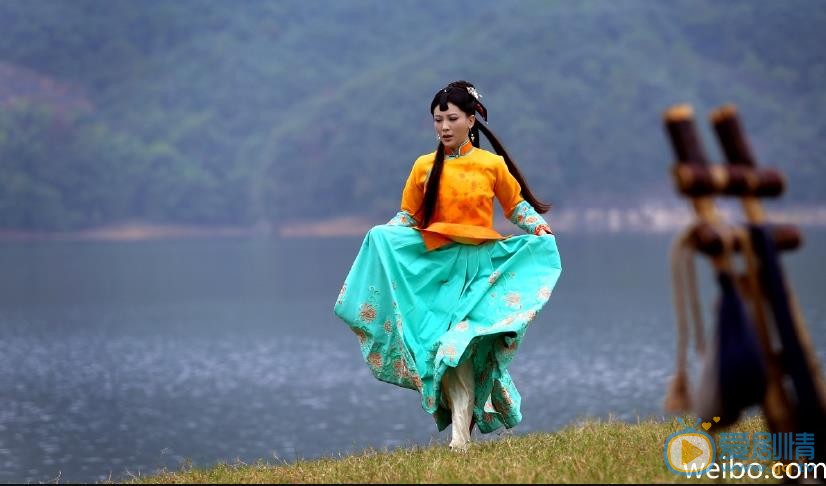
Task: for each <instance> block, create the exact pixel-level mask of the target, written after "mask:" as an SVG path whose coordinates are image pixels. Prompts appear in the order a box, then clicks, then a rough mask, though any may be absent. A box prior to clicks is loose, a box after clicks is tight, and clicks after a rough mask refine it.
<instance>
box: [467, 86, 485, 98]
mask: <svg viewBox="0 0 826 486" xmlns="http://www.w3.org/2000/svg"><path fill="white" fill-rule="evenodd" d="M467 92H468V93H469V94H470V95H471V96H473V97H474V98H476V101H479V98H481V97H482V95H480V94H479V92H478V91H476V88H474V87H473V86H468V87H467Z"/></svg>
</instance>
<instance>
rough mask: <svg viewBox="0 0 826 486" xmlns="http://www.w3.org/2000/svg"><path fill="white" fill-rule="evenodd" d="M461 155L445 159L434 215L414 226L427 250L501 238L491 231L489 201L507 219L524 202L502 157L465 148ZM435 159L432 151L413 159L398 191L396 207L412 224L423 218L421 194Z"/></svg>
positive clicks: (518, 187) (491, 206) (491, 218)
mask: <svg viewBox="0 0 826 486" xmlns="http://www.w3.org/2000/svg"><path fill="white" fill-rule="evenodd" d="M462 152H463V153H462V154H461V155H458V156H453V157H449V156H446V157H445V165H444V168H443V169H442V178H441V182H440V185H439V196H438V201H437V204H436V211H435V212H434V215H433V217H432V218H431V222H430V224H429V225H428V226H427V228H421V227H419V226H418V225H417V226H415V228H416V229H418V230H419V231H421V233H422V237H423V238H424V242H425V246H426V247H427V249H428V250H433V249H436V248H439V247H441V246H443V245H446V244H448V243H450V242H451V241H457V242H459V243H465V244H479V243H483V242H485V241H490V240H499V239H503V238H506V236H502V235H501V234H499V233H498V232H497V231H496V230H494V229H493V210H494V208H493V198H494V197H496V199H498V200H499V204H501V206H502V210H503V211H504V214H505V217H506V218H508V219H510V218H511V215H512V213H513V211H514V209H515V208H516V206H517V205H518V204H519V203H521V202H522V201H524V198H523V197H522V194H521V190H522V189H521V187H520V186H519V182H517V181H516V179H515V178H514V177H513V175H511V173H510V171H508V166H507V165H506V164H505V159H503V158H502V157H501V156H499V155H496V154H494V153H491V152H488V151H487V150H483V149H480V148H474V147H473V146H471V145H470V144H468V145H466V146H463V147H462ZM435 157H436V153H435V152H432V153H429V154H426V155H422V156H421V157H419V158H418V159H416V162H414V163H413V169H412V170H411V171H410V176H409V177H408V178H407V182H406V183H405V186H404V191H403V192H402V202H401V209H402V211H404V212H406V213H408V214H410V215H412V216H413V217H414V218H415V219H416V221H421V219H422V216H423V211H424V208H423V205H422V203H423V201H424V190H425V186H426V183H427V178H428V176H429V175H430V170H431V168H432V167H433V162H434V160H435Z"/></svg>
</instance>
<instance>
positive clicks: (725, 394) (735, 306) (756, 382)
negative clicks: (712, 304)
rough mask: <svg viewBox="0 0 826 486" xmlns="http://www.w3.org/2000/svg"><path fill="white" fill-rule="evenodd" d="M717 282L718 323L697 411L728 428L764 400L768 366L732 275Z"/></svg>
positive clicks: (727, 275) (705, 362)
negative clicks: (718, 288)
mask: <svg viewBox="0 0 826 486" xmlns="http://www.w3.org/2000/svg"><path fill="white" fill-rule="evenodd" d="M717 281H718V283H719V284H720V300H719V305H718V313H717V322H716V326H715V332H714V337H713V341H712V343H711V346H710V347H709V348H708V349H707V350H706V356H705V360H704V363H703V370H702V376H701V379H700V388H699V390H698V393H697V397H698V400H697V410H696V412H697V414H698V415H699V416H700V417H702V418H703V419H704V420H711V419H712V418H713V417H720V422H719V424H720V425H722V426H725V425H730V424H733V423H734V422H736V421H737V419H738V418H739V416H740V413H741V412H742V411H743V410H744V409H745V408H747V407H749V406H751V405H755V404H759V403H761V402H762V401H763V395H764V394H765V392H766V366H765V363H764V362H763V357H762V354H761V351H760V346H759V343H758V341H757V337H756V336H755V334H754V327H753V325H752V323H751V321H750V319H749V317H748V314H747V313H746V309H745V307H744V305H743V301H742V299H741V298H740V294H739V293H738V292H737V288H736V287H735V285H734V282H733V279H732V276H731V275H730V274H728V273H725V272H721V273H719V274H718V275H717Z"/></svg>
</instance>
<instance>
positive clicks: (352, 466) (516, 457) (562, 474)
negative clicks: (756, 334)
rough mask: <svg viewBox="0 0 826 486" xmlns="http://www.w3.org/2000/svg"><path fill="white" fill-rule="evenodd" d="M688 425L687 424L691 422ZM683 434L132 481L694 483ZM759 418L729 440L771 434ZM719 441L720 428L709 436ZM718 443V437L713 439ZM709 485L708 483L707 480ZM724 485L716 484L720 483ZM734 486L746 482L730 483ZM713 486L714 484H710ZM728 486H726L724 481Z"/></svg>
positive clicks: (624, 434)
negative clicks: (671, 457)
mask: <svg viewBox="0 0 826 486" xmlns="http://www.w3.org/2000/svg"><path fill="white" fill-rule="evenodd" d="M686 422H688V420H686ZM682 428H683V427H682V425H680V424H679V423H678V422H677V420H676V419H674V420H672V421H669V422H655V421H642V422H640V423H635V424H626V423H623V422H619V421H590V422H584V423H581V424H576V425H571V426H569V427H567V428H565V429H563V430H561V431H559V432H556V433H552V434H549V433H534V434H525V435H506V436H505V437H504V438H498V439H495V440H485V441H479V442H476V443H474V444H473V447H471V449H470V450H469V451H468V452H467V453H465V454H462V453H454V452H452V451H450V450H449V449H448V447H447V446H446V445H445V444H438V445H431V446H426V447H412V448H404V449H395V450H388V451H377V450H366V451H362V452H361V453H358V454H355V455H351V456H346V457H340V458H337V457H328V458H322V459H317V460H309V461H298V462H295V463H291V464H268V463H265V462H263V461H261V462H258V463H256V464H219V465H216V466H213V467H210V468H191V467H186V468H184V469H182V470H180V471H162V472H160V473H159V474H157V475H153V476H144V477H135V478H132V480H131V482H133V483H358V482H366V483H422V482H423V483H458V482H464V483H467V482H476V483H589V482H594V483H607V482H616V483H632V482H633V483H675V482H681V483H692V482H697V481H698V480H697V479H687V478H685V477H678V476H677V475H675V474H673V473H671V472H669V471H668V470H667V469H666V467H665V465H664V464H663V442H664V440H665V438H666V437H668V436H669V435H670V434H672V433H674V432H676V431H678V430H681V429H682ZM767 430H768V429H767V427H766V425H765V423H764V422H763V421H762V419H761V418H759V417H755V418H750V419H747V420H743V421H741V422H740V423H738V424H736V425H735V426H733V427H731V428H730V429H726V430H725V431H727V432H732V431H738V432H757V431H767ZM709 432H710V433H712V435H715V434H714V433H715V432H719V430H718V431H715V430H714V428H713V427H712V429H711V430H710V431H709ZM715 439H716V437H715ZM706 481H707V480H706ZM720 481H722V480H718V481H716V482H720ZM729 481H730V482H746V481H747V479H743V480H740V481H736V480H729ZM707 482H708V481H707ZM723 482H725V481H723Z"/></svg>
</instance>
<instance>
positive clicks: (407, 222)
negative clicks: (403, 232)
mask: <svg viewBox="0 0 826 486" xmlns="http://www.w3.org/2000/svg"><path fill="white" fill-rule="evenodd" d="M386 224H389V225H390V226H415V225H417V224H418V223H417V222H416V220H415V219H413V216H411V215H410V213H408V212H407V211H399V212H398V213H396V215H395V216H393V218H392V219H391V220H390V221H388V222H387V223H386Z"/></svg>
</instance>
